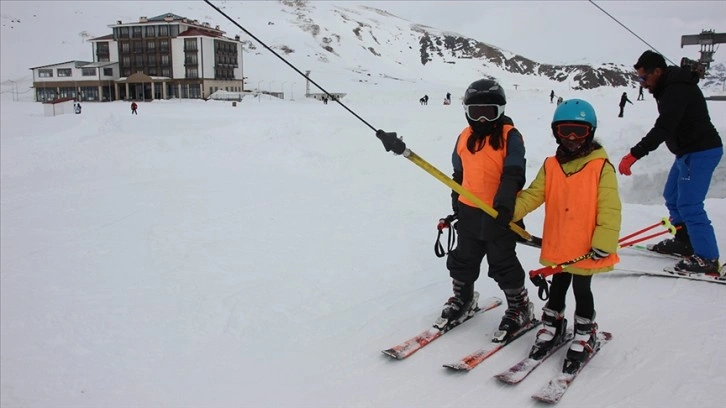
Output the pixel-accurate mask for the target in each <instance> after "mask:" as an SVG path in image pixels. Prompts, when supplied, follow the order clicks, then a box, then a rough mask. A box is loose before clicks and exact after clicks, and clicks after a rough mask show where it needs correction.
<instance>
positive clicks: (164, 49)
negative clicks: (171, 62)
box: [159, 40, 169, 52]
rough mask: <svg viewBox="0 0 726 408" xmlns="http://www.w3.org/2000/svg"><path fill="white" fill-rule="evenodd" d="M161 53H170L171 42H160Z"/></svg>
mask: <svg viewBox="0 0 726 408" xmlns="http://www.w3.org/2000/svg"><path fill="white" fill-rule="evenodd" d="M159 52H169V40H161V41H159Z"/></svg>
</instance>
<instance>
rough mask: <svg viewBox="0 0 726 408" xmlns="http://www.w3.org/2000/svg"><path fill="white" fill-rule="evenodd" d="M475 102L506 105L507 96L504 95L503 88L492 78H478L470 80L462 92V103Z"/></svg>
mask: <svg viewBox="0 0 726 408" xmlns="http://www.w3.org/2000/svg"><path fill="white" fill-rule="evenodd" d="M475 103H483V104H485V103H492V104H496V105H506V104H507V97H506V95H504V88H502V86H501V85H499V82H497V81H496V80H494V79H480V80H478V81H474V82H472V83H471V85H469V87H468V88H466V92H465V93H464V105H470V104H475Z"/></svg>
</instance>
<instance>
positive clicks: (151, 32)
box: [146, 26, 156, 37]
mask: <svg viewBox="0 0 726 408" xmlns="http://www.w3.org/2000/svg"><path fill="white" fill-rule="evenodd" d="M146 36H147V37H156V26H148V27H146Z"/></svg>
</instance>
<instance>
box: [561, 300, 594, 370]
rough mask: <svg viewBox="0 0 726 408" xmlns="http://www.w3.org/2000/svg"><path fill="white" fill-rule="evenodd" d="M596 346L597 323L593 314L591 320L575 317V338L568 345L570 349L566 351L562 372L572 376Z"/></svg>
mask: <svg viewBox="0 0 726 408" xmlns="http://www.w3.org/2000/svg"><path fill="white" fill-rule="evenodd" d="M596 345H597V323H595V316H594V314H593V318H592V319H586V318H584V317H580V316H577V315H575V338H574V339H573V340H572V344H570V349H569V350H567V357H565V364H564V366H563V367H562V372H563V373H566V374H573V373H576V372H577V371H579V370H580V367H582V364H583V363H584V362H585V361H586V360H587V359H588V357H589V356H590V354H592V353H593V352H594V351H595V346H596Z"/></svg>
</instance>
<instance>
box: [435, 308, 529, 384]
mask: <svg viewBox="0 0 726 408" xmlns="http://www.w3.org/2000/svg"><path fill="white" fill-rule="evenodd" d="M540 323H541V322H540V321H539V320H537V319H534V320H532V321H531V322H529V324H528V325H526V326H524V327H522V328H521V329H519V330H518V331H516V332H515V333H514V334H512V335H511V336H510V337H509V339H507V340H506V341H504V342H501V343H499V342H495V341H494V340H492V341H491V342H490V343H489V344H487V345H486V346H484V347H482V348H480V349H479V350H477V351H475V352H473V353H471V354H469V355H467V356H465V357H464V358H462V359H461V360H459V361H457V362H455V363H449V364H444V367H446V368H450V369H452V370H456V371H471V370H473V369H474V368H476V366H478V365H479V364H481V363H482V362H483V361H484V360H486V359H487V358H489V357H491V356H492V355H494V353H496V352H497V351H499V350H501V349H503V348H504V347H506V346H507V345H509V344H511V343H512V342H513V341H515V340H517V339H518V338H520V337H522V335H523V334H525V333H527V332H529V331H530V330H532V329H534V328H536V327H537V326H538V325H539V324H540Z"/></svg>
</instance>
